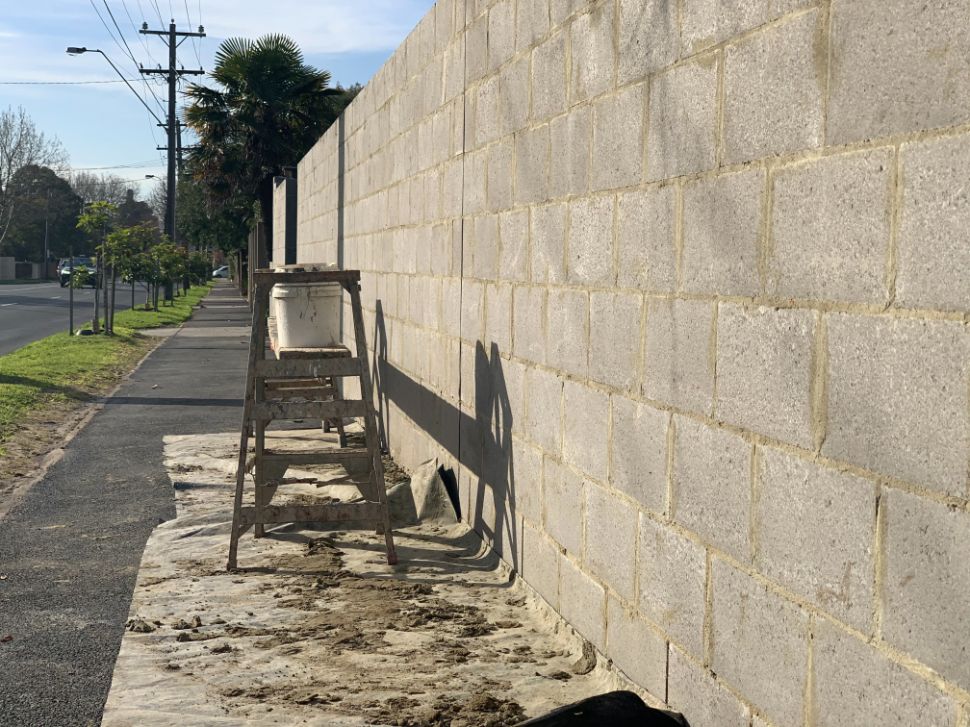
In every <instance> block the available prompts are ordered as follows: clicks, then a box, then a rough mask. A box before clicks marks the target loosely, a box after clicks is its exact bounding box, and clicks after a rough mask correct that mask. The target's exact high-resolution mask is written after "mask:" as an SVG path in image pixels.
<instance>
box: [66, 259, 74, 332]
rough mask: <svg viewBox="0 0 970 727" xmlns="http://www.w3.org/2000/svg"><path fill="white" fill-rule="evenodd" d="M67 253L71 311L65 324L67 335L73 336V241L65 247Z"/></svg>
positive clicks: (69, 305) (69, 306)
mask: <svg viewBox="0 0 970 727" xmlns="http://www.w3.org/2000/svg"><path fill="white" fill-rule="evenodd" d="M67 254H68V256H69V259H70V261H71V262H70V263H69V265H70V266H71V267H70V271H71V273H70V276H69V277H68V279H67V280H68V283H67V287H68V289H69V292H68V300H69V301H70V302H69V303H68V308H69V309H70V311H71V312H70V314H69V318H68V320H69V323H68V324H67V333H68V335H70V336H73V335H74V243H73V242H72V243H71V246H70V247H69V248H67Z"/></svg>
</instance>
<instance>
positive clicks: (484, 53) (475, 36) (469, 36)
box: [465, 15, 488, 83]
mask: <svg viewBox="0 0 970 727" xmlns="http://www.w3.org/2000/svg"><path fill="white" fill-rule="evenodd" d="M465 54H466V59H465V79H466V82H467V83H474V82H475V81H477V80H478V79H479V78H481V77H482V76H484V75H485V68H486V66H487V65H488V16H486V15H483V16H482V17H480V18H478V19H477V20H475V21H474V22H473V23H471V25H469V26H468V31H467V32H466V33H465Z"/></svg>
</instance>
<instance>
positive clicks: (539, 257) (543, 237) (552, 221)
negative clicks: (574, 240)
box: [530, 203, 566, 283]
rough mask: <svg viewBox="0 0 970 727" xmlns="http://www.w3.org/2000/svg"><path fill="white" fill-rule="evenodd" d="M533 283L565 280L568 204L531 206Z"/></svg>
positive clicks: (561, 281)
mask: <svg viewBox="0 0 970 727" xmlns="http://www.w3.org/2000/svg"><path fill="white" fill-rule="evenodd" d="M531 229H532V247H531V249H530V256H531V263H530V264H531V270H532V282H534V283H563V282H565V280H566V205H565V204H564V203H561V204H547V205H543V206H541V207H533V208H532V222H531Z"/></svg>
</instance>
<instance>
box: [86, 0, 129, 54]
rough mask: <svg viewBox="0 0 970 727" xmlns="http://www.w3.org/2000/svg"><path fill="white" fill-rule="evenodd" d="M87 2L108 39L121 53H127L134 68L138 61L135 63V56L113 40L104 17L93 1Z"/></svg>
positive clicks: (113, 35)
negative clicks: (106, 32)
mask: <svg viewBox="0 0 970 727" xmlns="http://www.w3.org/2000/svg"><path fill="white" fill-rule="evenodd" d="M88 2H89V3H90V4H91V9H92V10H94V12H95V14H96V15H97V16H98V20H100V21H101V25H103V26H104V29H105V30H107V31H108V37H110V38H111V40H112V41H114V44H115V45H116V46H118V48H119V49H120V50H121V52H122V53H127V54H128V57H129V58H131V62H132V63H134V64H135V66H137V65H138V61H136V60H135V56H134V55H132V53H131V49H128V48H125V47H124V46H122V45H121V43H119V42H118V39H117V38H115V34H114V33H112V32H111V28H109V27H108V24H107V23H106V22H105V20H104V16H103V15H101V11H100V10H98V6H97V5H95V4H94V0H88Z"/></svg>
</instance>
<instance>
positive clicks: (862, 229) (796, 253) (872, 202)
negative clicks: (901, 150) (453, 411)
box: [768, 149, 892, 304]
mask: <svg viewBox="0 0 970 727" xmlns="http://www.w3.org/2000/svg"><path fill="white" fill-rule="evenodd" d="M891 170H892V152H891V150H888V149H877V150H874V151H866V152H862V153H858V154H846V155H841V156H834V157H826V158H824V159H820V160H818V161H816V162H813V163H809V164H803V165H798V166H795V167H792V168H789V169H782V170H780V171H778V172H776V174H775V176H774V182H773V185H774V191H773V197H772V198H773V200H774V202H773V205H772V213H771V222H772V230H771V244H770V245H769V248H770V250H771V259H770V261H769V263H768V290H769V292H770V293H773V294H776V295H781V296H786V297H793V298H810V299H813V300H818V299H823V300H843V301H850V302H865V303H875V304H878V303H883V302H885V300H886V295H887V290H886V260H887V258H888V255H889V218H890V210H889V207H890V204H891V196H890V180H891Z"/></svg>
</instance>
